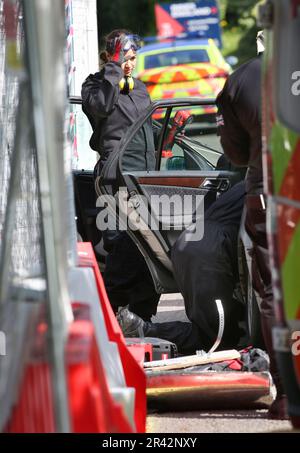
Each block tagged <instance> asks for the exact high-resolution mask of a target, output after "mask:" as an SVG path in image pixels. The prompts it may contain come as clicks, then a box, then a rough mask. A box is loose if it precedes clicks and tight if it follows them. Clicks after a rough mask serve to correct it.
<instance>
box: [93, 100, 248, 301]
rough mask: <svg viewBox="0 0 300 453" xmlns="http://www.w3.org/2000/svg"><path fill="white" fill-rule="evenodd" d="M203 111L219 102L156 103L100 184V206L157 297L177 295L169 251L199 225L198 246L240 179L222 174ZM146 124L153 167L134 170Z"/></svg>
mask: <svg viewBox="0 0 300 453" xmlns="http://www.w3.org/2000/svg"><path fill="white" fill-rule="evenodd" d="M203 111H210V112H211V111H213V112H215V104H214V100H207V99H206V100H203V99H196V98H186V99H184V100H183V99H168V100H161V101H157V102H155V103H153V104H152V105H151V106H150V107H149V108H148V109H147V111H145V114H144V115H143V117H141V118H140V119H139V120H138V121H137V122H136V123H135V124H134V125H133V126H131V128H130V129H129V130H128V133H127V134H126V136H125V137H124V139H123V140H122V142H121V143H120V148H119V149H118V150H116V152H115V153H113V154H112V155H111V156H110V158H109V159H108V161H107V163H106V164H105V166H104V169H103V172H102V174H101V177H100V178H99V184H98V186H99V192H100V193H101V195H102V197H101V198H103V206H105V207H106V209H107V212H109V214H110V215H112V216H114V217H115V218H117V222H118V226H119V228H121V229H126V230H127V233H128V234H129V236H130V237H131V238H132V240H133V241H134V242H135V244H136V245H137V247H138V248H139V250H140V251H141V253H142V254H143V256H144V258H145V260H146V262H147V265H148V267H149V270H150V272H151V275H152V278H153V281H154V284H155V287H156V290H157V292H158V293H170V292H177V291H178V288H177V284H176V282H175V279H174V276H173V268H172V262H171V250H172V247H173V245H174V243H175V242H176V240H177V238H178V237H179V235H180V234H181V233H182V231H183V230H184V229H185V228H187V227H188V226H189V225H190V224H192V223H194V224H195V226H197V225H198V227H196V228H195V235H194V237H191V240H200V239H201V238H202V236H203V228H202V229H201V226H202V227H203V225H204V223H203V221H204V213H205V210H206V209H207V208H208V207H209V206H210V205H211V204H212V203H213V202H214V200H215V199H216V197H217V196H219V195H220V194H221V193H222V192H225V191H227V190H228V189H229V188H230V187H231V186H232V185H233V184H234V183H235V182H236V181H237V180H238V179H239V175H237V174H236V173H235V172H232V171H227V170H223V169H222V165H221V162H222V159H223V153H222V150H221V148H220V144H219V140H218V138H217V137H216V125H215V121H213V122H210V123H207V122H206V123H204V121H203V118H204V115H203ZM191 115H192V116H193V117H194V121H193V123H190V121H191V119H190V117H191ZM211 118H213V119H214V115H210V119H211ZM205 119H207V116H206V115H205ZM149 121H152V129H153V134H154V146H155V149H154V150H153V152H155V157H156V167H155V169H154V170H153V169H151V170H149V169H148V170H145V171H137V170H135V165H134V160H133V161H132V162H133V164H132V170H131V169H130V168H129V166H128V158H127V157H126V155H127V150H128V149H129V148H130V147H131V144H132V143H133V142H134V140H135V136H136V134H138V133H139V132H140V130H141V128H142V127H143V125H144V124H145V123H146V122H149ZM184 126H186V127H185V130H184ZM152 143H153V142H152ZM152 146H153V145H152ZM217 148H219V149H217ZM148 151H149V150H148ZM135 152H136V153H137V152H138V150H136V151H135ZM141 152H144V151H142V150H141ZM125 160H126V165H125ZM116 180H117V185H115V184H114V181H116ZM116 186H117V187H121V188H122V189H121V191H120V190H119V191H117V190H116ZM120 192H122V193H120ZM104 200H105V201H104Z"/></svg>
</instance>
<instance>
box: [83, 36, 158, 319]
mask: <svg viewBox="0 0 300 453" xmlns="http://www.w3.org/2000/svg"><path fill="white" fill-rule="evenodd" d="M139 46H140V44H139V38H138V37H137V36H136V35H132V33H131V32H129V31H127V30H114V31H112V32H111V33H110V34H109V35H108V36H107V38H106V49H105V51H104V52H103V53H102V54H101V55H100V57H101V59H102V61H103V62H104V65H103V68H102V69H101V71H100V72H97V73H96V74H91V75H89V76H88V77H87V79H86V80H85V81H84V83H83V85H82V109H83V112H84V113H85V114H86V115H87V117H88V119H89V121H90V123H91V126H92V129H93V134H92V136H91V139H90V146H91V148H92V149H93V150H95V151H97V152H98V153H99V155H100V159H99V160H98V162H97V164H96V166H95V172H94V174H95V177H96V178H97V177H98V176H99V175H100V174H101V172H102V170H103V168H104V166H105V164H106V162H107V160H108V158H109V156H110V155H111V154H112V153H114V152H115V151H117V150H118V146H119V143H120V141H121V139H122V138H123V137H124V135H125V133H126V132H127V130H128V128H129V127H130V126H131V125H132V124H133V123H135V122H136V121H137V119H138V118H139V116H140V115H141V113H142V112H143V111H144V110H145V109H146V108H147V107H148V106H149V105H150V98H149V95H148V92H147V90H146V87H145V85H144V84H143V83H142V82H141V81H139V80H137V79H135V78H133V77H132V71H133V70H134V68H135V65H136V58H137V50H138V48H139ZM154 153H155V148H154V139H153V131H152V127H151V120H149V122H148V123H146V124H145V125H144V126H143V128H141V130H140V131H139V132H138V134H137V135H136V136H135V137H134V139H133V140H132V142H131V143H130V145H129V146H128V149H126V151H125V154H124V156H123V160H122V166H123V170H144V171H145V170H154V169H155V154H154ZM97 189H98V187H97V184H96V191H97ZM97 194H98V195H100V194H99V193H98V191H97ZM103 239H104V248H105V249H106V251H107V252H108V256H107V258H106V268H105V273H104V283H105V286H106V290H107V293H108V297H109V299H110V302H111V304H112V306H113V308H114V309H115V311H117V309H118V307H119V306H124V305H129V306H130V309H131V310H132V311H133V312H135V313H137V314H138V315H140V316H141V317H142V318H143V319H145V320H149V319H150V318H151V316H152V315H153V314H155V313H156V310H157V304H158V301H159V295H158V294H157V293H156V291H155V289H154V285H153V281H152V278H151V276H150V273H149V270H148V268H147V265H146V263H145V260H144V258H143V257H142V255H141V254H140V252H139V250H138V249H137V247H136V246H135V244H134V243H133V242H132V240H131V239H130V238H129V236H128V235H127V233H126V232H125V231H122V232H121V231H109V230H105V231H103Z"/></svg>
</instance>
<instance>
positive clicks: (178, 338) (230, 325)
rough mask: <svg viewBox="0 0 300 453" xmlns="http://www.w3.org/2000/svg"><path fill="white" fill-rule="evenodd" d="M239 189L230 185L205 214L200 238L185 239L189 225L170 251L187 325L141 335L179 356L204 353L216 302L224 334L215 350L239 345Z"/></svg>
mask: <svg viewBox="0 0 300 453" xmlns="http://www.w3.org/2000/svg"><path fill="white" fill-rule="evenodd" d="M244 197H245V185H244V183H240V184H237V185H235V186H234V187H233V188H232V189H230V190H229V191H228V192H227V193H225V194H223V195H222V196H220V197H219V198H218V199H217V200H216V201H215V202H214V203H213V204H212V205H211V207H210V208H209V209H208V210H207V211H206V213H205V221H204V237H203V239H202V240H200V241H195V242H194V241H189V240H188V236H187V234H189V233H190V227H189V228H188V229H187V230H186V231H184V232H183V233H182V234H181V235H180V237H179V238H178V239H177V241H176V243H175V245H174V246H173V249H172V263H173V266H174V275H175V278H176V281H177V283H178V286H179V289H180V291H181V293H182V295H183V297H184V303H185V310H186V314H187V316H188V318H189V320H190V321H191V322H190V323H188V322H177V321H176V322H167V323H165V322H164V323H155V324H152V325H151V326H148V328H149V331H148V332H147V336H156V337H159V338H163V339H165V340H169V341H172V342H174V343H176V345H177V348H178V351H179V352H180V353H182V354H191V353H194V352H195V351H196V350H201V349H204V350H206V351H207V350H209V349H210V348H211V347H212V345H213V344H214V342H215V340H216V338H217V333H218V327H219V323H218V311H217V306H216V303H215V300H216V299H221V301H222V305H223V308H224V312H225V330H224V335H223V338H222V342H221V344H220V347H219V349H231V348H236V347H242V346H244V344H243V343H242V341H244V339H243V337H244V334H245V332H244V330H243V324H242V323H243V321H244V320H245V307H244V305H243V304H242V303H241V302H240V301H239V300H237V298H235V296H234V290H235V287H236V284H237V282H238V266H237V237H238V231H239V225H240V219H241V214H242V210H243V206H244Z"/></svg>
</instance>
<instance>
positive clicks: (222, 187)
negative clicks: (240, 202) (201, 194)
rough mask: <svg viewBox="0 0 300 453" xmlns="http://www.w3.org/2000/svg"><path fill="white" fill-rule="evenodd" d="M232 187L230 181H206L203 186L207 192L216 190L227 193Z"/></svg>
mask: <svg viewBox="0 0 300 453" xmlns="http://www.w3.org/2000/svg"><path fill="white" fill-rule="evenodd" d="M229 187H230V182H229V180H228V179H223V178H222V179H220V178H218V179H205V181H203V183H202V184H201V188H203V189H206V190H215V191H218V192H226V190H228V189H229Z"/></svg>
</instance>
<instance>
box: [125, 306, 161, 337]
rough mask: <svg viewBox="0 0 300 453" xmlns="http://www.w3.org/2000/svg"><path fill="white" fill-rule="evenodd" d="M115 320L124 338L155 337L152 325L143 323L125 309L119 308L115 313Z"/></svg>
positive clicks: (146, 322)
mask: <svg viewBox="0 0 300 453" xmlns="http://www.w3.org/2000/svg"><path fill="white" fill-rule="evenodd" d="M117 320H118V323H119V325H120V327H121V329H122V332H123V334H124V336H125V337H146V336H151V335H152V336H156V335H155V333H156V332H155V329H153V328H152V326H153V324H152V323H151V322H148V321H143V319H142V318H140V317H139V316H138V315H136V314H135V313H133V312H132V311H130V310H128V308H127V307H120V308H119V311H118V313H117Z"/></svg>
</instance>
